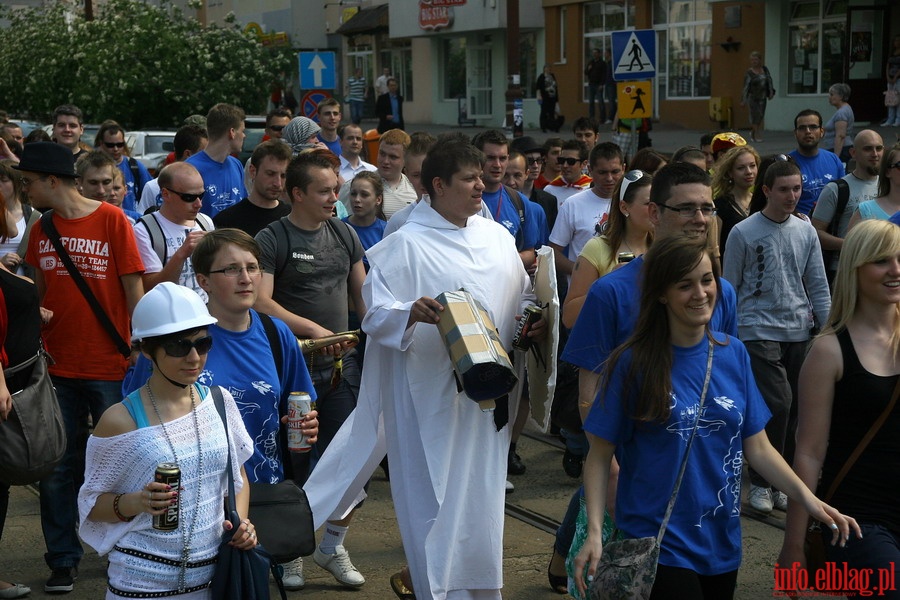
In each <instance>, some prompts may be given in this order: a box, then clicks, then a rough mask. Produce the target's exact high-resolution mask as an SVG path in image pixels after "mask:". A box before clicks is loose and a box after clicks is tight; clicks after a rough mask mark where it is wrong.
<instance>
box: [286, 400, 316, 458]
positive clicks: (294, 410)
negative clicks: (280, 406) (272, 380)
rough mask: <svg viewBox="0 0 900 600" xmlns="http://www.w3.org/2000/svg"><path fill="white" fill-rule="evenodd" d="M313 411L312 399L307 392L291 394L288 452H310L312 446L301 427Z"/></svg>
mask: <svg viewBox="0 0 900 600" xmlns="http://www.w3.org/2000/svg"><path fill="white" fill-rule="evenodd" d="M310 410H312V398H311V397H310V395H309V393H307V392H291V395H290V396H288V405H287V411H288V422H287V438H288V443H287V445H288V450H289V451H290V452H309V449H310V448H312V444H310V443H309V438H308V437H307V436H305V435H303V432H302V431H301V430H300V426H301V424H302V423H303V417H305V416H306V415H307V413H309V411H310Z"/></svg>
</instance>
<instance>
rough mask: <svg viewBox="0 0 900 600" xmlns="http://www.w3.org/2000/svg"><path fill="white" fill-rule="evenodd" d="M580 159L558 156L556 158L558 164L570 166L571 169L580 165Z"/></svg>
mask: <svg viewBox="0 0 900 600" xmlns="http://www.w3.org/2000/svg"><path fill="white" fill-rule="evenodd" d="M580 162H581V159H580V158H573V157H571V156H558V157H557V158H556V163H557V164H560V165H569V166H570V167H574V166H575V165H576V164H578V163H580Z"/></svg>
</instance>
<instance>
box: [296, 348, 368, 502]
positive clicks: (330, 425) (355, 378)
mask: <svg viewBox="0 0 900 600" xmlns="http://www.w3.org/2000/svg"><path fill="white" fill-rule="evenodd" d="M333 373H334V370H333V369H332V368H330V367H329V368H327V369H319V370H313V371H311V372H310V374H309V375H310V377H311V378H312V382H313V386H314V387H315V388H316V396H317V398H316V410H317V411H318V413H319V439H318V441H316V443H315V445H314V446H313V449H312V450H311V451H310V452H307V453H303V454H291V458H292V459H293V466H294V481H295V482H296V483H297V485H300V486H301V487H302V486H303V484H304V483H306V479H307V478H308V477H309V474H310V473H312V471H313V469H314V468H315V466H316V463H317V462H318V460H319V458H321V456H322V454H323V453H324V452H325V449H326V448H328V445H329V444H331V440H333V439H334V436H335V435H337V432H338V429H340V428H341V425H343V424H344V421H346V420H347V417H349V416H350V413H352V412H353V409H355V408H356V399H357V397H358V396H359V382H360V378H361V373H360V369H359V362H358V357H357V355H356V352H355V351H353V350H351V351H350V352H347V353H346V354H344V359H343V369H342V372H341V379H340V381H338V382H337V384H336V385H332V381H331V380H332V375H333Z"/></svg>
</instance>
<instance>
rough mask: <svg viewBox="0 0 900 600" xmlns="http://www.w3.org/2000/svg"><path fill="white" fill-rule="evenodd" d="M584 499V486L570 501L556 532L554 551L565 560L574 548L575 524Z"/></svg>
mask: <svg viewBox="0 0 900 600" xmlns="http://www.w3.org/2000/svg"><path fill="white" fill-rule="evenodd" d="M582 498H584V486H581V487H579V488H578V489H577V490H576V491H575V493H574V494H572V499H571V500H569V507H568V508H566V514H565V516H564V517H563V520H562V523H560V524H559V529H557V530H556V541H555V542H553V549H554V550H555V551H556V553H557V554H559V555H560V556H562V557H563V558H565V557H567V556H568V555H569V548H570V547H571V546H572V540H573V539H575V524H576V521H578V511H579V510H580V509H581V499H582Z"/></svg>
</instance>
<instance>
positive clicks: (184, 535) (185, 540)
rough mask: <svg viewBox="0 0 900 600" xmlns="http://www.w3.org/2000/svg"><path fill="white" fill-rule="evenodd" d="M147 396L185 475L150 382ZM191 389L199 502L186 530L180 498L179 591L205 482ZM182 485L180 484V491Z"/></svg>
mask: <svg viewBox="0 0 900 600" xmlns="http://www.w3.org/2000/svg"><path fill="white" fill-rule="evenodd" d="M146 387H147V397H148V398H150V404H151V405H152V406H153V412H155V413H156V418H157V419H159V425H160V427H162V430H163V435H165V436H166V442H167V443H168V444H169V449H170V450H171V451H172V457H173V458H174V459H175V464H176V465H178V469H179V470H181V473H182V477H184V470H183V469H181V463H180V462H179V461H178V454H177V453H176V452H175V445H174V444H173V443H172V438H170V437H169V431H168V430H167V429H166V424H165V423H163V420H162V416H161V415H160V414H159V408H158V407H157V406H156V398H154V396H153V389H152V388H151V387H150V382H149V381H148V382H147V385H146ZM190 390H191V416H192V417H193V418H194V435H195V437H196V438H197V502H196V505H195V506H194V518H193V519H191V525H190V527H189V529H188V531H187V532H185V530H184V521H183V520H182V517H183V514H182V513H183V511H182V510H181V505H182V502H181V500H180V499H179V501H178V523H179V524H181V527H179V529H181V571H180V572H179V573H178V591H179V592H180V593H183V592H184V590H185V588H186V587H187V585H186V581H185V580H186V577H187V564H188V558H189V556H190V550H191V539H192V538H193V537H194V525H196V524H197V515H199V514H200V486H201V484H202V483H203V448H202V447H201V445H200V424H199V423H198V421H197V401H196V400H195V399H194V386H193V385H191V386H190ZM180 487H181V486H179V490H178V491H179V492H180V491H181V489H180Z"/></svg>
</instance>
